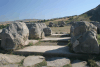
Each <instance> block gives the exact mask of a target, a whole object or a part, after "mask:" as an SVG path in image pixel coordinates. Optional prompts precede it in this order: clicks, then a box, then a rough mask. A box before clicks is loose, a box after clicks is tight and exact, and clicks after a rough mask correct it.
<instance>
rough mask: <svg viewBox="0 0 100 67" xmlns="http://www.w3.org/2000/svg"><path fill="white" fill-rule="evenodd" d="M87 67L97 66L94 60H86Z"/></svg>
mask: <svg viewBox="0 0 100 67" xmlns="http://www.w3.org/2000/svg"><path fill="white" fill-rule="evenodd" d="M88 65H89V66H90V67H98V65H97V64H96V62H95V60H92V59H89V60H88Z"/></svg>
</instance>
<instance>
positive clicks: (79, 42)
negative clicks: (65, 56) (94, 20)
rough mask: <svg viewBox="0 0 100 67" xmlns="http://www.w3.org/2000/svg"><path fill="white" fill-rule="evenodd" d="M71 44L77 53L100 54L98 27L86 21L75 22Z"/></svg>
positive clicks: (72, 28)
mask: <svg viewBox="0 0 100 67" xmlns="http://www.w3.org/2000/svg"><path fill="white" fill-rule="evenodd" d="M70 33H71V44H72V49H73V51H74V52H76V53H93V54H94V53H95V54H98V53H99V44H98V42H97V38H96V36H97V27H96V26H94V25H93V24H91V23H89V22H85V21H80V22H75V23H73V25H72V26H71V29H70Z"/></svg>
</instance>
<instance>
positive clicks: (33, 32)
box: [26, 23, 47, 39]
mask: <svg viewBox="0 0 100 67" xmlns="http://www.w3.org/2000/svg"><path fill="white" fill-rule="evenodd" d="M26 25H27V27H28V29H29V39H39V38H45V36H44V32H43V28H46V27H47V26H46V24H45V23H27V24H26Z"/></svg>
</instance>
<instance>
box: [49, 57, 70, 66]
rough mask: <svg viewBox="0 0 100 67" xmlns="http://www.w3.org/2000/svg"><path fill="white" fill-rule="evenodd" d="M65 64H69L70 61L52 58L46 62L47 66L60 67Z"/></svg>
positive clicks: (62, 58)
mask: <svg viewBox="0 0 100 67" xmlns="http://www.w3.org/2000/svg"><path fill="white" fill-rule="evenodd" d="M66 64H70V60H69V59H68V58H64V57H54V58H50V59H48V60H47V66H52V67H53V66H55V67H62V66H64V65H66Z"/></svg>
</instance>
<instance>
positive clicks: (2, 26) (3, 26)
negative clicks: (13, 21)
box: [0, 24, 9, 29]
mask: <svg viewBox="0 0 100 67" xmlns="http://www.w3.org/2000/svg"><path fill="white" fill-rule="evenodd" d="M7 26H9V24H6V25H0V29H3V28H6V27H7Z"/></svg>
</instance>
